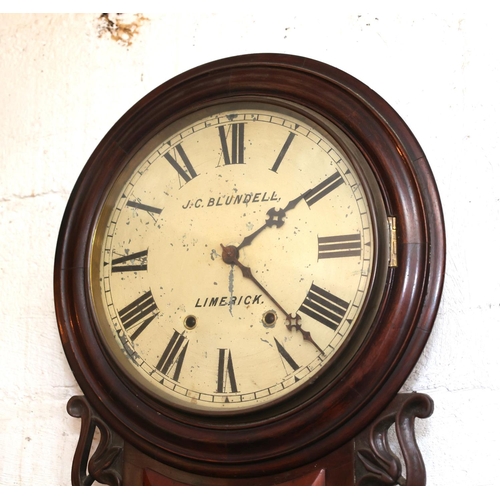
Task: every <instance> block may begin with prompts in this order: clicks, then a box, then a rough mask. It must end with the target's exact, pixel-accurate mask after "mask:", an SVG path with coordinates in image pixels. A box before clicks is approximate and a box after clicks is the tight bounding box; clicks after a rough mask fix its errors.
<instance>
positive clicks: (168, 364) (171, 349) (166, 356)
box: [156, 330, 189, 382]
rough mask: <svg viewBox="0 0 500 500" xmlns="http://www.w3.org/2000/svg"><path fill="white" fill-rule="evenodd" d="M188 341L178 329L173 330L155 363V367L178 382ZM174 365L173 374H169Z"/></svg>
mask: <svg viewBox="0 0 500 500" xmlns="http://www.w3.org/2000/svg"><path fill="white" fill-rule="evenodd" d="M188 343H189V341H188V340H187V338H186V337H184V335H181V334H180V333H179V332H178V331H176V330H174V334H173V335H172V338H171V339H170V340H169V342H168V344H167V347H166V349H165V350H164V351H163V354H162V355H161V358H160V360H159V361H158V364H157V365H156V369H157V370H159V371H161V372H162V373H163V374H164V375H168V376H169V377H170V378H171V379H173V380H175V381H176V382H178V381H179V375H180V373H181V369H182V363H184V358H185V356H186V351H187V346H188ZM183 345H184V347H183ZM181 347H182V350H181ZM179 351H180V352H179ZM174 365H175V370H174V373H173V375H170V373H171V372H172V368H173V367H174Z"/></svg>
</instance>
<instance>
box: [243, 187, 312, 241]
mask: <svg viewBox="0 0 500 500" xmlns="http://www.w3.org/2000/svg"><path fill="white" fill-rule="evenodd" d="M303 196H304V195H303V194H301V195H300V196H297V198H295V199H293V200H291V201H289V202H288V205H287V206H286V207H285V208H280V209H278V210H276V209H275V208H271V209H269V210H268V211H267V214H266V215H268V216H269V218H268V219H267V220H266V222H265V223H264V224H263V225H262V226H261V227H259V228H258V229H257V230H256V231H254V232H253V233H252V234H249V235H248V236H245V238H243V241H242V242H241V243H240V245H239V246H238V247H235V248H236V249H237V250H241V249H242V248H243V247H246V246H248V245H250V243H252V241H253V240H254V238H255V237H256V236H257V235H258V234H260V233H261V232H262V231H263V230H264V229H265V228H266V227H272V226H276V227H281V226H282V225H283V224H284V223H285V221H284V217H285V214H286V213H287V212H288V210H291V209H292V208H295V206H296V205H297V203H298V202H299V201H300V200H301V199H302V198H303Z"/></svg>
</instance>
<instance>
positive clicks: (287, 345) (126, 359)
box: [90, 103, 386, 412]
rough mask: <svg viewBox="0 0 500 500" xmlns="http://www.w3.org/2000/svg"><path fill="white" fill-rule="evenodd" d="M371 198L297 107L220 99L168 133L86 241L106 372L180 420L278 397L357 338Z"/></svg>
mask: <svg viewBox="0 0 500 500" xmlns="http://www.w3.org/2000/svg"><path fill="white" fill-rule="evenodd" d="M372 203H373V202H372V201H371V198H369V197H368V194H367V189H366V180H365V178H364V174H363V173H362V172H361V171H360V170H359V167H357V168H355V167H354V165H353V162H352V160H351V159H350V158H349V157H348V155H347V154H346V152H345V150H344V149H343V148H342V147H341V146H340V145H339V143H338V142H337V140H336V139H335V138H334V137H332V136H331V135H330V134H328V133H327V132H325V131H324V130H323V129H322V127H321V126H320V125H319V124H318V123H317V122H315V121H314V120H313V119H311V118H309V117H305V116H302V115H301V114H300V113H299V112H298V111H296V110H294V111H292V110H289V109H287V108H284V107H282V106H279V105H269V104H266V105H264V104H259V103H242V104H238V103H232V104H225V105H223V106H218V107H216V108H215V107H212V108H207V109H203V110H201V111H199V112H197V113H194V114H192V115H189V116H187V117H184V118H183V119H182V120H179V121H177V122H175V123H173V124H171V125H170V126H168V127H167V128H166V129H164V130H162V131H161V132H159V133H158V134H157V135H156V136H155V137H154V138H153V139H152V140H150V141H149V142H148V143H147V144H146V145H144V146H143V147H142V148H141V149H140V150H139V151H138V152H137V153H136V154H135V156H134V157H133V159H132V160H131V161H130V162H129V163H128V165H127V166H126V168H125V169H124V171H123V172H122V174H121V176H120V177H119V178H118V179H117V181H116V182H115V183H114V185H113V186H112V187H111V189H110V190H109V192H108V195H107V198H106V201H105V203H104V208H103V210H102V212H101V215H100V218H99V221H98V224H97V227H96V230H95V234H94V239H93V242H94V243H93V246H92V249H91V259H90V262H91V296H92V301H93V307H94V311H95V317H96V321H97V323H98V324H99V329H100V335H101V337H102V339H103V340H104V342H105V344H106V345H107V348H108V349H109V350H110V351H111V352H112V353H113V357H114V360H115V363H117V364H118V366H120V367H121V369H122V370H124V372H125V373H127V376H128V377H130V379H131V380H133V381H134V383H136V384H138V385H139V386H141V387H142V388H143V389H145V390H146V391H147V392H149V393H150V394H152V395H153V396H154V397H155V398H157V399H160V400H161V401H166V402H168V403H169V404H171V405H174V406H179V407H181V408H184V409H188V410H189V409H190V410H194V411H209V412H210V411H220V412H227V411H244V410H248V409H254V408H258V407H262V406H263V405H266V404H269V403H272V402H275V401H277V400H279V399H281V398H284V399H286V398H289V399H291V398H293V397H294V396H295V395H296V394H297V393H299V392H300V390H301V388H303V387H305V386H306V385H310V383H311V382H312V381H313V380H315V379H316V378H317V377H318V376H319V375H320V374H322V373H323V372H324V371H325V369H326V368H327V367H329V366H331V365H332V364H334V363H335V362H336V360H337V359H338V358H339V353H340V352H341V351H342V350H345V349H346V347H345V346H346V345H347V344H348V343H349V342H350V341H351V339H352V337H353V336H354V333H353V332H358V333H357V335H358V336H359V335H361V334H359V330H361V329H362V325H361V324H360V323H361V320H360V317H361V316H362V313H363V312H364V311H365V310H366V304H367V301H368V299H369V298H370V296H371V293H372V289H373V282H374V275H375V270H376V262H377V258H378V257H379V253H380V251H379V248H378V240H379V239H380V237H379V236H377V234H378V232H380V231H381V229H380V228H377V223H376V221H375V219H374V216H373V208H372ZM383 230H384V231H385V230H386V228H383ZM381 240H382V241H383V242H385V240H384V238H381ZM381 253H382V254H383V255H385V250H384V251H382V252H381ZM358 342H359V339H358Z"/></svg>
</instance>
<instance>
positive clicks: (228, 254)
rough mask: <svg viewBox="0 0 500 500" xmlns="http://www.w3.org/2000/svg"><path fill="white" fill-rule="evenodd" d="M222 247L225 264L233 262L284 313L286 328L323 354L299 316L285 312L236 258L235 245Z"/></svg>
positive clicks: (236, 250)
mask: <svg viewBox="0 0 500 500" xmlns="http://www.w3.org/2000/svg"><path fill="white" fill-rule="evenodd" d="M220 246H221V247H222V260H223V261H224V262H225V263H226V264H235V265H237V266H238V267H239V268H240V269H241V272H242V274H243V276H244V277H245V278H248V279H249V280H251V281H252V282H253V283H254V284H255V285H256V286H257V288H259V289H260V290H261V291H262V292H263V293H264V294H265V295H267V297H269V299H271V301H272V302H274V304H275V305H276V307H278V309H279V310H280V311H281V312H282V313H283V314H284V315H285V318H286V320H287V322H288V324H287V325H286V327H287V328H288V330H290V331H292V328H295V329H296V330H298V331H300V332H301V333H302V337H303V339H304V340H307V341H308V342H311V343H312V344H313V345H314V347H316V349H318V351H320V352H321V354H325V353H324V352H323V349H321V347H319V346H318V344H316V342H314V340H313V338H312V336H311V334H310V333H309V332H306V331H305V330H304V329H303V328H302V326H301V325H300V316H299V315H298V314H297V315H295V316H292V315H291V314H289V313H287V312H286V311H285V309H283V307H282V306H281V304H280V303H279V302H278V301H277V300H276V299H275V298H274V297H273V296H272V295H271V294H270V293H269V292H268V291H267V290H266V289H265V288H264V286H263V285H262V284H261V283H260V282H259V281H258V280H257V279H256V278H255V276H254V275H253V274H252V270H251V269H250V268H249V267H247V266H244V265H243V264H242V263H241V262H240V261H239V260H238V249H237V248H236V247H235V246H232V245H230V246H227V247H225V246H224V245H223V244H222V243H221V245H220Z"/></svg>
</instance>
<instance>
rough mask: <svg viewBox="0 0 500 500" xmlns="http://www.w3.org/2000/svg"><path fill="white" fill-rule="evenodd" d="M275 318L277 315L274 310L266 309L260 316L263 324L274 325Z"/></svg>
mask: <svg viewBox="0 0 500 500" xmlns="http://www.w3.org/2000/svg"><path fill="white" fill-rule="evenodd" d="M277 319H278V317H277V315H276V313H275V312H274V311H267V312H265V313H264V315H263V316H262V322H263V323H264V326H274V325H275V324H276V320H277Z"/></svg>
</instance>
